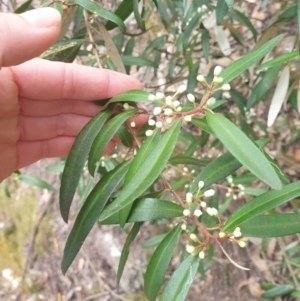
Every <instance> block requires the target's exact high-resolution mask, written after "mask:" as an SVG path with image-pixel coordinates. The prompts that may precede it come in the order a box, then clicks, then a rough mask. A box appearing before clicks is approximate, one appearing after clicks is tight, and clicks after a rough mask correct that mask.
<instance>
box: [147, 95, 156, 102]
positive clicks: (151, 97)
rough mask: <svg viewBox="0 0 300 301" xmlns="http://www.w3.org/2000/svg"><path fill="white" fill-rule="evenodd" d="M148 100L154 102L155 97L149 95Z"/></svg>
mask: <svg viewBox="0 0 300 301" xmlns="http://www.w3.org/2000/svg"><path fill="white" fill-rule="evenodd" d="M148 99H149V100H151V101H154V100H156V97H155V95H154V94H149V96H148Z"/></svg>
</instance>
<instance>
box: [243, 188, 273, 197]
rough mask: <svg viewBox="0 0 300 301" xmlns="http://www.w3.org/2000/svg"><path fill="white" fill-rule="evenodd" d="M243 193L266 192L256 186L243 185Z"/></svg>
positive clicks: (256, 193) (259, 193) (255, 194)
mask: <svg viewBox="0 0 300 301" xmlns="http://www.w3.org/2000/svg"><path fill="white" fill-rule="evenodd" d="M243 191H244V193H245V194H249V195H254V196H259V195H261V194H263V193H265V192H267V191H266V190H265V189H261V188H256V187H245V189H244V190H243Z"/></svg>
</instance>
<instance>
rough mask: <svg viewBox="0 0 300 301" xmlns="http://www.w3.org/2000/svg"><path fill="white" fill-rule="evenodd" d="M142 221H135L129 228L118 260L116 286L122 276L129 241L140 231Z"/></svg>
mask: <svg viewBox="0 0 300 301" xmlns="http://www.w3.org/2000/svg"><path fill="white" fill-rule="evenodd" d="M142 224H143V223H135V224H134V225H133V227H132V228H131V230H130V232H129V233H128V235H127V238H126V241H125V244H124V247H123V250H122V253H121V258H120V261H119V266H118V272H117V286H119V283H120V279H121V277H122V274H123V271H124V267H125V264H126V261H127V258H128V255H129V248H130V245H131V243H132V242H133V241H134V239H135V238H136V236H137V234H138V233H139V231H140V228H141V225H142Z"/></svg>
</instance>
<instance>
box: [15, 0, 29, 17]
mask: <svg viewBox="0 0 300 301" xmlns="http://www.w3.org/2000/svg"><path fill="white" fill-rule="evenodd" d="M32 1H33V0H27V1H26V2H24V3H23V4H21V5H20V6H19V7H18V8H17V9H16V10H15V11H14V13H15V14H22V13H24V12H25V11H26V10H27V9H28V8H29V7H30V5H31V3H32Z"/></svg>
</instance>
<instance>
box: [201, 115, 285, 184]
mask: <svg viewBox="0 0 300 301" xmlns="http://www.w3.org/2000/svg"><path fill="white" fill-rule="evenodd" d="M206 119H207V122H208V125H209V126H210V128H211V129H212V130H213V132H214V133H215V135H216V136H217V138H219V140H220V141H221V142H222V143H223V144H224V145H225V147H226V148H227V149H228V150H229V151H230V153H231V154H232V155H233V156H234V157H235V158H236V159H237V160H238V161H240V162H241V163H242V164H243V165H244V166H245V167H247V168H248V169H249V170H250V171H251V172H252V173H253V174H254V175H255V176H257V177H258V178H259V179H260V180H262V181H264V182H265V183H266V184H268V185H269V186H271V187H272V188H275V189H280V188H281V182H280V179H279V177H278V176H277V174H276V172H275V170H274V168H273V167H272V165H271V164H270V162H269V161H268V159H267V158H266V157H265V156H264V155H263V153H262V152H261V151H260V150H259V149H258V148H257V146H256V145H255V144H254V143H253V142H252V141H251V140H250V139H249V138H248V137H247V136H246V135H245V134H244V133H243V132H242V131H241V130H240V129H239V128H237V127H236V126H235V125H234V124H233V123H232V122H231V121H229V120H228V119H227V118H225V117H224V116H222V115H220V114H211V113H207V114H206Z"/></svg>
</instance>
